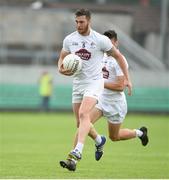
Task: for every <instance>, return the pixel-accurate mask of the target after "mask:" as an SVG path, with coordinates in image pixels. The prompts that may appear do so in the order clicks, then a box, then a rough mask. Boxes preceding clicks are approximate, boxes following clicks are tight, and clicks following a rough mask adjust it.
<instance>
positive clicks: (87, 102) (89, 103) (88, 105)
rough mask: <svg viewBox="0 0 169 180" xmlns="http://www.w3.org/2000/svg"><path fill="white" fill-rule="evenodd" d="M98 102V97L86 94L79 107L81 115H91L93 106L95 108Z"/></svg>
mask: <svg viewBox="0 0 169 180" xmlns="http://www.w3.org/2000/svg"><path fill="white" fill-rule="evenodd" d="M96 103H97V99H95V98H93V97H88V96H85V97H84V98H83V100H82V103H81V106H80V109H79V115H89V113H90V111H91V110H92V108H94V106H95V105H96Z"/></svg>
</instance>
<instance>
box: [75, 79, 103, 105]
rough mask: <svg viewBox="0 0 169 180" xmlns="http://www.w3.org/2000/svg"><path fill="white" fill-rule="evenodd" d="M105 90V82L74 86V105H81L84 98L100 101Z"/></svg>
mask: <svg viewBox="0 0 169 180" xmlns="http://www.w3.org/2000/svg"><path fill="white" fill-rule="evenodd" d="M103 89H104V80H103V79H98V80H92V81H90V82H88V83H84V84H80V83H78V84H74V85H73V92H72V103H80V102H82V99H83V97H84V96H87V97H93V98H95V99H97V100H98V98H99V96H100V94H101V93H102V91H103Z"/></svg>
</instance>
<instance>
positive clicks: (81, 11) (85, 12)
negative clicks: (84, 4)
mask: <svg viewBox="0 0 169 180" xmlns="http://www.w3.org/2000/svg"><path fill="white" fill-rule="evenodd" d="M75 16H76V17H78V16H86V17H87V18H88V19H90V18H91V12H90V11H89V10H88V9H78V10H77V11H76V12H75Z"/></svg>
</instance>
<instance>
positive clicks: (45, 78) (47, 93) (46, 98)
mask: <svg viewBox="0 0 169 180" xmlns="http://www.w3.org/2000/svg"><path fill="white" fill-rule="evenodd" d="M52 86H53V84H52V76H51V75H50V74H49V73H48V72H46V71H45V72H43V73H42V75H41V77H40V79H39V94H40V96H41V99H42V102H41V107H40V109H41V110H42V111H46V112H47V111H49V109H50V107H49V102H50V97H51V95H52V88H53V87H52Z"/></svg>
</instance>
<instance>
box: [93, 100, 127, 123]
mask: <svg viewBox="0 0 169 180" xmlns="http://www.w3.org/2000/svg"><path fill="white" fill-rule="evenodd" d="M96 108H98V109H99V110H101V111H102V112H103V116H104V117H106V118H107V120H108V121H109V122H110V123H112V124H121V123H122V122H123V121H124V118H125V116H126V114H127V102H126V99H125V98H123V99H122V100H117V101H115V100H113V101H111V102H107V101H104V100H102V99H99V102H98V104H96Z"/></svg>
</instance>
